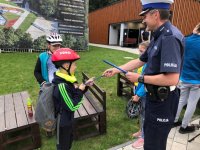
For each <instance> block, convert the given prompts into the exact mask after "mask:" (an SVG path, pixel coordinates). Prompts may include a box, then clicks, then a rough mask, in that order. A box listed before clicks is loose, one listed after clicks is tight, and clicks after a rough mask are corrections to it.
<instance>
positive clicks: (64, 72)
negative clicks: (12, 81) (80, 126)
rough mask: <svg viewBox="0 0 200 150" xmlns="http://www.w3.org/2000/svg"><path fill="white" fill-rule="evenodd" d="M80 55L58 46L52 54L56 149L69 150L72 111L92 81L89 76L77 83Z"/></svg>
mask: <svg viewBox="0 0 200 150" xmlns="http://www.w3.org/2000/svg"><path fill="white" fill-rule="evenodd" d="M79 59H80V56H79V55H78V54H77V53H76V52H75V51H74V50H72V49H70V48H60V49H58V50H56V51H55V52H54V53H53V55H52V62H53V63H54V64H55V66H56V68H58V71H56V72H55V73H54V79H53V81H52V82H53V83H54V85H55V88H54V92H53V97H54V104H55V112H56V116H57V129H56V135H57V145H56V146H57V150H70V149H71V147H72V142H73V128H74V127H73V125H74V112H75V111H76V110H77V109H78V108H79V107H80V106H81V104H82V101H83V94H84V93H85V92H86V90H87V89H88V88H87V86H91V85H92V84H93V83H94V80H93V78H90V79H89V80H87V81H86V82H85V83H82V84H80V85H78V82H77V79H76V77H75V75H74V74H75V70H76V68H77V66H76V61H77V60H79Z"/></svg>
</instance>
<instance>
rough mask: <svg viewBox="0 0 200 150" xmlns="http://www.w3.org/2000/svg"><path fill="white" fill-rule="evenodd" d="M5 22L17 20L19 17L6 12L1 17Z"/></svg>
mask: <svg viewBox="0 0 200 150" xmlns="http://www.w3.org/2000/svg"><path fill="white" fill-rule="evenodd" d="M3 16H4V17H5V18H6V19H7V20H13V19H18V18H19V15H16V14H13V13H10V12H7V13H5V14H4V15H3Z"/></svg>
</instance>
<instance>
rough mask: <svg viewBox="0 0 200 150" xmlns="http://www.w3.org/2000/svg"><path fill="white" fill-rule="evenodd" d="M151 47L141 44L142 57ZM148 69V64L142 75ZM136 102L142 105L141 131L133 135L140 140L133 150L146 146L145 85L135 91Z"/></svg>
mask: <svg viewBox="0 0 200 150" xmlns="http://www.w3.org/2000/svg"><path fill="white" fill-rule="evenodd" d="M148 46H149V42H142V43H140V44H139V52H140V55H142V54H143V53H144V52H145V51H146V49H147V48H148ZM145 68H146V64H145V65H144V66H143V67H141V68H139V69H138V70H139V71H140V72H141V74H142V73H143V72H144V69H145ZM132 99H133V101H134V102H138V101H139V100H140V101H141V105H142V111H141V113H140V114H141V115H140V120H141V121H140V130H139V131H138V132H136V133H134V134H133V137H136V138H138V139H137V140H136V141H135V142H134V143H133V145H132V147H133V148H142V147H143V145H144V131H143V125H144V115H145V101H146V91H145V88H144V84H142V83H139V84H137V88H136V91H135V95H134V96H133V97H132Z"/></svg>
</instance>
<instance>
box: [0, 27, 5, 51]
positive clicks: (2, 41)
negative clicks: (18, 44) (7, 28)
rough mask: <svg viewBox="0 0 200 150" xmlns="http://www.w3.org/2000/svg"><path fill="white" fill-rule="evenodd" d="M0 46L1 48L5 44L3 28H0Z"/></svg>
mask: <svg viewBox="0 0 200 150" xmlns="http://www.w3.org/2000/svg"><path fill="white" fill-rule="evenodd" d="M0 35H1V36H0V48H3V47H4V46H5V41H6V38H5V33H4V31H3V29H0Z"/></svg>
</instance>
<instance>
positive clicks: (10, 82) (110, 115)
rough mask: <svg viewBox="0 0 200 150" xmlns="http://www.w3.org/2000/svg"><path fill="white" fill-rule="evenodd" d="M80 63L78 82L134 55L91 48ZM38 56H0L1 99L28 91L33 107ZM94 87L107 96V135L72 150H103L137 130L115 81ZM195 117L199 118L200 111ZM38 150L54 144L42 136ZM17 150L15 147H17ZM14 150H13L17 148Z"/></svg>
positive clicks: (79, 143) (52, 147) (49, 149)
mask: <svg viewBox="0 0 200 150" xmlns="http://www.w3.org/2000/svg"><path fill="white" fill-rule="evenodd" d="M79 54H80V56H81V59H80V60H79V61H77V63H78V64H77V66H78V67H77V72H76V73H77V76H78V79H79V81H80V80H81V72H82V71H84V72H86V73H87V74H88V75H89V76H90V77H92V76H99V75H101V74H102V72H103V71H104V70H105V69H107V68H110V66H108V65H107V64H105V63H103V62H102V60H103V59H106V60H109V61H111V62H113V63H115V64H116V65H120V64H123V63H125V62H127V61H128V60H127V59H124V58H123V57H134V58H136V57H137V56H136V55H133V54H130V53H126V52H122V51H115V50H110V49H104V48H97V47H90V51H88V52H79ZM38 55H39V54H38V53H33V54H31V53H9V54H5V53H2V54H0V68H1V72H0V77H1V78H0V95H3V94H8V93H14V92H19V91H24V90H28V92H29V93H30V95H31V98H32V100H34V105H35V102H36V99H37V94H38V91H39V86H38V84H37V82H36V80H35V78H34V75H33V70H34V66H35V63H36V60H37V57H38ZM97 84H98V85H99V86H100V87H101V88H102V89H103V90H105V91H106V94H107V103H106V104H107V133H106V134H105V135H102V136H97V137H93V138H89V139H86V140H81V141H74V142H73V146H72V150H104V149H108V148H111V147H113V146H116V145H119V144H122V143H124V142H127V141H129V140H131V138H130V134H131V133H133V132H135V131H137V130H138V126H139V125H138V123H137V122H138V120H137V119H135V120H130V119H128V118H127V116H126V114H125V112H124V110H125V106H126V102H127V101H126V99H125V98H121V97H117V93H116V91H117V78H116V76H115V77H112V78H102V79H101V80H99V81H97ZM196 114H200V111H199V109H198V110H197V111H196ZM41 136H42V147H41V150H55V145H56V140H55V137H53V138H50V139H48V138H46V137H45V134H44V133H43V132H42V134H41ZM16 147H17V146H16ZM16 147H15V148H16Z"/></svg>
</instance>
